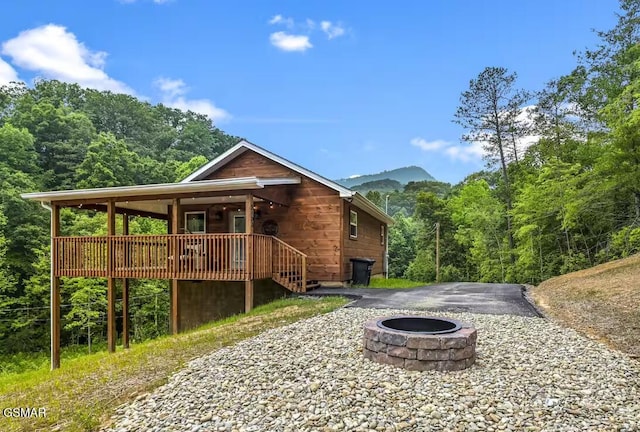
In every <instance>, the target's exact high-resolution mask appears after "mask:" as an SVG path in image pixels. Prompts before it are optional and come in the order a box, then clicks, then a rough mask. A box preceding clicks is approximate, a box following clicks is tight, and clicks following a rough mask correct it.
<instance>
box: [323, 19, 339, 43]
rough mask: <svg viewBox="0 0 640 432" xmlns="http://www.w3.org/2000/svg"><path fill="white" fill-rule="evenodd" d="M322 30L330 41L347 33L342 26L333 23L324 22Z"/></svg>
mask: <svg viewBox="0 0 640 432" xmlns="http://www.w3.org/2000/svg"><path fill="white" fill-rule="evenodd" d="M320 28H321V29H322V31H323V32H324V33H325V34H326V35H327V37H328V38H329V39H333V38H337V37H339V36H342V35H344V33H345V29H344V27H343V26H342V25H341V24H333V23H332V22H331V21H322V22H321V23H320Z"/></svg>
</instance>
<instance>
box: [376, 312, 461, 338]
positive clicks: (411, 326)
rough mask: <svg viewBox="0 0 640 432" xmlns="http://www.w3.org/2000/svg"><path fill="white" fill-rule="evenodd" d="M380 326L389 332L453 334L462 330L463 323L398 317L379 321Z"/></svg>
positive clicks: (447, 319) (450, 320) (439, 319)
mask: <svg viewBox="0 0 640 432" xmlns="http://www.w3.org/2000/svg"><path fill="white" fill-rule="evenodd" d="M378 326H380V327H381V328H385V329H389V330H399V331H405V332H412V333H425V334H443V333H453V332H456V331H458V330H460V329H461V328H462V323H460V322H459V321H456V320H452V319H449V318H425V317H414V316H406V317H397V318H387V319H381V320H379V321H378Z"/></svg>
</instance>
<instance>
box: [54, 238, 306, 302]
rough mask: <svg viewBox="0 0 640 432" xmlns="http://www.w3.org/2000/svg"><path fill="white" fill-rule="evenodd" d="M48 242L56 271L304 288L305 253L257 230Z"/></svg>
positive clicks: (103, 275)
mask: <svg viewBox="0 0 640 432" xmlns="http://www.w3.org/2000/svg"><path fill="white" fill-rule="evenodd" d="M53 247H54V254H53V257H54V275H55V276H71V277H79V276H84V277H115V278H139V279H189V280H227V281H243V280H252V279H264V278H273V279H274V280H276V282H278V283H280V284H282V285H283V286H285V287H287V288H289V289H291V290H292V291H303V290H304V288H305V287H306V255H304V254H302V253H301V252H299V251H297V250H296V249H294V248H292V247H291V246H289V245H287V244H286V243H284V242H282V241H280V240H279V239H276V238H275V237H270V236H265V235H260V234H176V235H173V234H166V235H116V236H102V237H54V239H53ZM109 254H111V256H109ZM302 281H304V283H303V282H302Z"/></svg>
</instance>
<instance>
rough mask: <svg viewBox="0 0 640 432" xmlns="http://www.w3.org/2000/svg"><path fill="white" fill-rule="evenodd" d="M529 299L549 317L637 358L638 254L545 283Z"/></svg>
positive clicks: (639, 325)
mask: <svg viewBox="0 0 640 432" xmlns="http://www.w3.org/2000/svg"><path fill="white" fill-rule="evenodd" d="M532 297H533V299H534V300H535V301H536V303H537V304H538V306H539V307H540V308H541V309H542V310H543V311H544V312H545V313H546V314H547V315H548V316H550V317H551V318H553V319H556V320H557V321H559V322H561V323H562V324H564V325H567V326H569V327H572V328H574V329H576V330H577V331H579V332H581V333H583V334H586V335H588V336H590V337H592V338H595V339H597V340H599V341H601V342H604V343H606V344H607V345H609V346H611V347H613V348H616V349H618V350H620V351H623V352H625V353H627V354H629V355H630V356H632V357H635V358H636V359H640V255H634V256H631V257H629V258H625V259H621V260H616V261H611V262H608V263H606V264H602V265H599V266H596V267H593V268H590V269H586V270H581V271H578V272H574V273H569V274H566V275H562V276H558V277H555V278H552V279H549V280H546V281H544V282H543V283H541V284H540V285H538V286H537V287H535V288H534V289H533V290H532Z"/></svg>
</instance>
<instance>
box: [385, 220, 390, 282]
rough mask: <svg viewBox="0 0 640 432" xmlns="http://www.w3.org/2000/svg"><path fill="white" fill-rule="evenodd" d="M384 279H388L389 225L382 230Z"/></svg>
mask: <svg viewBox="0 0 640 432" xmlns="http://www.w3.org/2000/svg"><path fill="white" fill-rule="evenodd" d="M384 236H385V239H384V267H385V269H384V278H385V279H389V224H387V225H386V226H385V229H384Z"/></svg>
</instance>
